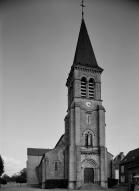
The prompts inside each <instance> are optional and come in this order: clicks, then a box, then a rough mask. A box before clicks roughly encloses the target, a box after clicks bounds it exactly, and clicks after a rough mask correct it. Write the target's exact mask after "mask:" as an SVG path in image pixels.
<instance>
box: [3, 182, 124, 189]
mask: <svg viewBox="0 0 139 191" xmlns="http://www.w3.org/2000/svg"><path fill="white" fill-rule="evenodd" d="M45 190H47V191H68V190H67V189H39V188H28V187H27V186H26V185H21V186H20V185H19V184H16V183H12V184H11V183H8V184H7V185H2V187H1V188H0V191H45ZM76 191H77V190H76ZM81 191H88V190H81ZM92 191H93V190H92ZM95 191H98V190H95ZM99 191H100V190H99ZM104 191H127V189H126V188H114V189H107V190H105V189H104Z"/></svg>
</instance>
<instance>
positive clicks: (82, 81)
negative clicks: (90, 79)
mask: <svg viewBox="0 0 139 191" xmlns="http://www.w3.org/2000/svg"><path fill="white" fill-rule="evenodd" d="M86 85H87V80H86V78H85V77H83V78H82V79H81V97H84V98H85V97H86V94H87V92H86Z"/></svg>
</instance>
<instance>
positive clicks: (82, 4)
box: [80, 0, 85, 19]
mask: <svg viewBox="0 0 139 191" xmlns="http://www.w3.org/2000/svg"><path fill="white" fill-rule="evenodd" d="M80 6H81V7H82V19H83V17H84V7H85V5H84V0H82V2H81V4H80Z"/></svg>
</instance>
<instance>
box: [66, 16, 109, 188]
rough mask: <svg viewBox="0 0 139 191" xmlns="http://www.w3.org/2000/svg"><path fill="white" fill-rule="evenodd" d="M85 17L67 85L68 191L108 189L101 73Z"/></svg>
mask: <svg viewBox="0 0 139 191" xmlns="http://www.w3.org/2000/svg"><path fill="white" fill-rule="evenodd" d="M102 72H103V69H102V68H101V67H99V66H98V64H97V61H96V58H95V54H94V51H93V48H92V45H91V41H90V39H89V35H88V32H87V29H86V25H85V21H84V18H83V17H82V20H81V27H80V32H79V37H78V42H77V47H76V51H75V57H74V61H73V65H72V67H71V70H70V73H69V76H68V79H67V83H66V86H67V88H68V110H67V116H66V118H65V137H66V140H67V141H66V142H67V151H68V152H67V153H68V172H67V173H68V186H69V189H77V188H80V187H81V186H82V185H83V184H87V183H92V184H99V185H100V186H102V187H107V149H106V147H105V109H104V107H103V106H102V100H101V74H102Z"/></svg>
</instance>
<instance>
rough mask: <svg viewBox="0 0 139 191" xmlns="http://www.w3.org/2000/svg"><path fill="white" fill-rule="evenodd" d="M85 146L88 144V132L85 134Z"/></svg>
mask: <svg viewBox="0 0 139 191" xmlns="http://www.w3.org/2000/svg"><path fill="white" fill-rule="evenodd" d="M85 146H88V134H85Z"/></svg>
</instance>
